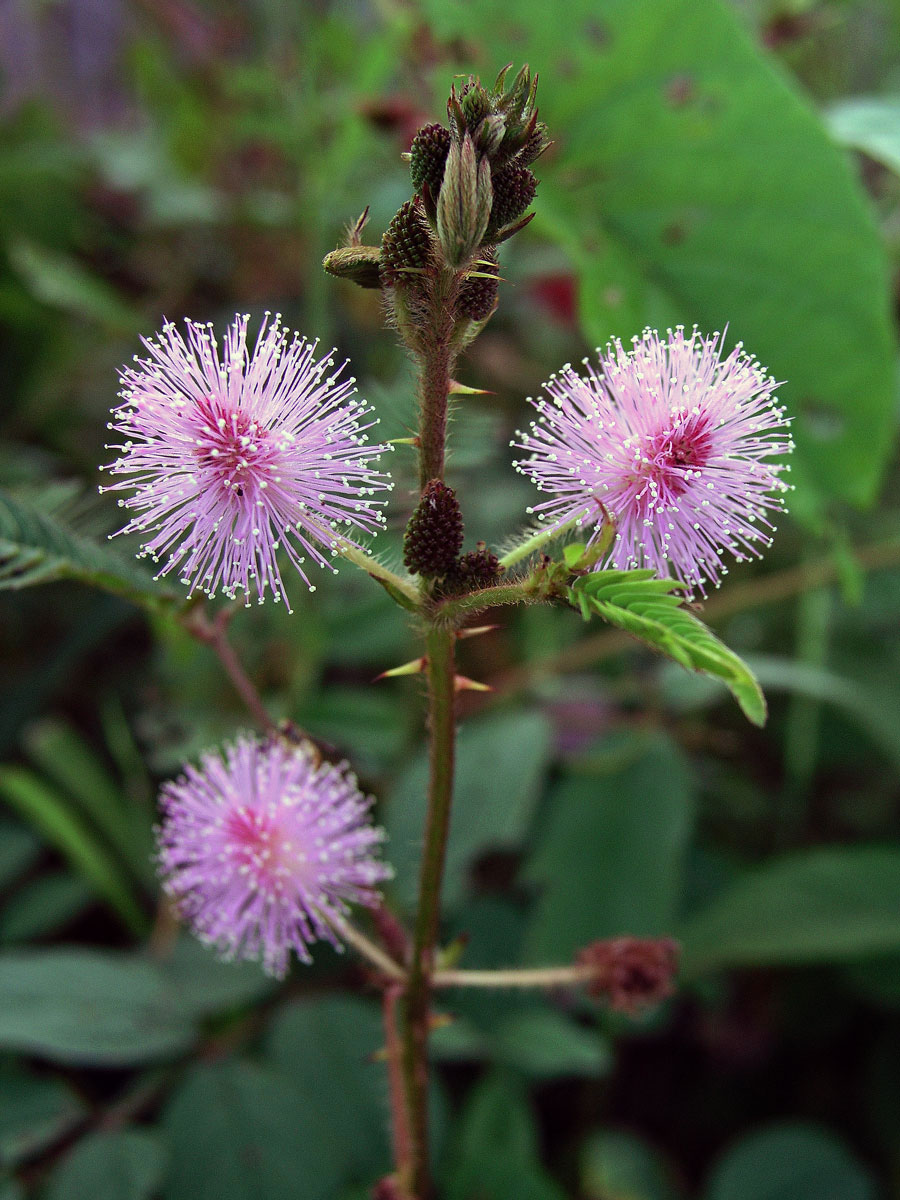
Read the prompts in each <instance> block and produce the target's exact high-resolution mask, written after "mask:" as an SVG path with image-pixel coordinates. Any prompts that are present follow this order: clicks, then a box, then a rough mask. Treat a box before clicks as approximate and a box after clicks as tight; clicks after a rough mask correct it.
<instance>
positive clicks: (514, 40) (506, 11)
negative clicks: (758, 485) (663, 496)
mask: <svg viewBox="0 0 900 1200" xmlns="http://www.w3.org/2000/svg"><path fill="white" fill-rule="evenodd" d="M428 9H429V12H430V14H431V16H432V19H433V21H434V23H435V25H436V27H437V28H438V29H439V30H440V31H441V32H443V33H444V34H445V36H452V35H459V34H462V35H464V36H468V37H472V36H475V35H482V36H484V37H485V38H486V39H487V40H486V44H487V45H489V46H490V47H491V51H492V56H491V59H490V61H489V62H479V63H475V64H473V63H469V64H467V65H469V66H474V67H476V68H482V69H483V70H484V73H485V74H486V75H487V74H489V73H490V72H491V71H492V69H493V68H494V58H495V57H496V55H495V54H494V52H493V48H494V47H495V46H497V45H498V44H499V45H502V46H503V52H502V57H504V58H515V59H516V60H519V59H525V60H530V61H531V63H532V64H533V65H535V66H538V65H539V69H540V74H541V110H542V115H543V116H544V117H545V118H546V119H547V120H548V121H549V122H550V125H551V129H552V135H553V137H554V138H555V139H556V141H557V147H556V150H555V152H554V154H553V157H552V159H550V160H548V161H546V162H545V161H543V160H542V162H541V163H540V164H539V170H538V174H539V176H540V177H541V179H542V181H543V182H542V186H541V199H540V206H539V209H538V214H539V216H538V219H539V220H541V221H543V222H544V226H545V228H546V229H548V230H549V231H551V232H552V233H553V234H554V235H556V236H557V237H559V238H560V239H561V240H562V241H563V242H564V243H565V244H567V245H568V247H569V250H570V254H571V258H572V262H573V266H574V268H575V270H576V272H577V273H578V276H579V278H580V280H581V315H582V321H583V325H584V328H585V331H586V333H587V335H588V336H589V337H590V339H591V340H592V341H593V342H595V343H597V342H599V343H603V342H604V341H605V340H606V339H607V338H609V337H610V336H612V335H619V336H621V337H623V338H624V339H626V340H627V339H628V338H630V337H631V336H632V335H633V334H636V333H639V332H640V329H641V327H642V325H643V324H644V323H646V322H650V323H652V324H662V325H665V324H667V323H674V321H676V320H680V321H683V322H684V323H685V324H688V325H691V324H693V322H695V321H696V322H697V323H698V324H699V325H700V326H701V327H702V328H703V329H704V330H707V331H712V330H713V329H721V328H722V327H723V326H724V325H726V324H728V325H729V329H730V334H731V335H732V336H733V337H734V338H740V339H742V340H743V341H744V342H746V344H747V346H748V348H749V349H751V350H752V352H753V353H754V354H755V355H757V356H758V357H759V358H760V359H761V360H762V362H763V363H765V364H766V365H767V366H768V367H769V369H770V370H771V371H772V372H773V374H774V375H775V377H776V378H777V379H784V380H787V381H788V382H787V384H786V385H785V387H784V388H783V389H782V392H781V394H782V396H783V398H784V399H785V400H786V401H787V403H788V405H789V407H790V409H791V411H792V412H793V413H795V414H799V416H800V418H801V419H800V420H799V421H798V422H797V424H796V425H795V432H796V435H797V452H796V455H795V460H796V465H797V468H798V469H799V472H800V476H801V478H802V479H803V480H804V481H807V482H814V483H815V485H816V486H817V487H819V488H821V489H822V490H823V491H824V492H827V493H829V494H832V495H836V496H841V497H844V498H847V499H850V500H854V501H860V502H869V501H871V500H872V499H873V497H874V495H875V490H876V488H877V486H878V482H879V479H880V478H881V473H882V469H883V467H884V464H885V461H886V458H887V455H888V453H889V451H890V446H891V440H892V436H893V430H894V395H895V382H894V337H893V334H892V332H891V324H890V311H889V289H888V274H887V263H886V259H885V254H884V250H883V247H882V244H881V242H880V239H879V237H878V233H877V230H876V227H875V223H874V221H873V219H872V214H871V212H870V210H869V208H868V206H867V204H866V202H865V200H864V197H863V194H862V191H861V189H860V187H859V185H858V183H857V181H856V179H855V178H854V174H853V170H852V168H851V166H850V164H849V162H848V161H847V160H846V159H845V157H844V156H843V155H842V153H841V151H840V150H839V149H838V148H837V147H835V146H834V145H833V144H832V143H831V141H830V139H829V137H828V135H827V133H826V130H825V128H824V126H823V125H822V123H821V121H820V120H819V118H818V117H817V116H816V114H815V113H814V112H813V110H812V107H811V105H810V104H809V103H808V101H806V100H804V99H803V98H802V96H801V95H800V93H799V91H798V89H797V88H795V87H793V86H792V85H791V84H790V83H789V82H788V80H787V78H786V77H785V76H784V74H783V73H782V72H781V71H780V70H779V69H778V68H777V67H775V66H774V64H773V63H772V61H771V60H769V59H767V57H766V55H765V54H764V53H763V52H762V51H761V50H759V49H758V48H757V47H756V46H754V45H753V44H752V42H751V40H750V38H749V36H748V34H747V33H746V31H745V30H744V29H743V28H742V27H741V24H740V21H739V20H738V18H737V17H736V16H735V15H734V13H733V12H732V11H731V10H730V8H729V6H728V5H726V4H724V3H722V2H720V0H671V2H670V3H666V4H659V3H657V2H656V0H602V2H601V3H597V2H596V0H574V3H572V4H569V5H567V6H566V10H565V19H564V20H562V19H560V14H559V12H558V11H557V10H556V9H555V8H554V7H553V5H548V4H536V3H535V4H527V5H524V6H523V5H516V6H515V7H510V6H509V5H508V4H506V3H503V2H502V0H489V2H486V3H480V4H478V5H474V6H473V5H470V4H468V3H465V2H463V0H454V2H450V3H447V2H445V0H440V2H438V0H432V2H431V3H430V4H429V5H428ZM805 499H806V498H805Z"/></svg>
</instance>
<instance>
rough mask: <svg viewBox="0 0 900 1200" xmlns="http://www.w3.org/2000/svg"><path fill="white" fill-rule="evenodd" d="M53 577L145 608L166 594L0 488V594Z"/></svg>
mask: <svg viewBox="0 0 900 1200" xmlns="http://www.w3.org/2000/svg"><path fill="white" fill-rule="evenodd" d="M57 579H77V580H78V581H79V582H81V583H87V584H90V585H91V586H92V587H98V588H102V589H103V590H104V591H108V592H113V593H114V594H115V595H117V596H124V597H125V599H127V600H131V601H133V602H134V603H135V604H143V605H148V606H150V607H158V606H159V605H160V603H162V602H163V601H165V600H167V599H171V596H172V593H171V592H170V591H168V590H167V589H166V588H164V587H163V586H162V585H160V584H158V583H157V582H156V581H155V580H154V579H153V577H152V576H151V575H149V574H148V572H147V571H145V570H143V568H142V567H140V566H138V564H137V563H132V562H129V561H128V560H127V559H123V558H121V557H120V556H119V555H118V554H116V553H115V552H114V551H113V550H111V549H109V548H108V547H107V546H102V545H99V544H98V543H96V542H93V541H91V540H90V538H87V537H84V536H82V534H80V533H75V532H74V531H73V530H71V529H69V528H68V527H67V526H66V525H65V524H64V522H62V521H61V520H59V519H58V518H57V517H54V516H50V515H48V514H47V513H45V512H43V511H42V510H41V509H40V508H38V507H37V505H35V504H34V503H32V502H31V501H30V500H26V499H23V498H21V497H16V496H13V495H12V494H11V493H9V492H7V491H5V490H4V489H2V488H0V590H3V589H18V588H24V587H32V586H34V585H35V584H38V583H51V582H53V581H54V580H57Z"/></svg>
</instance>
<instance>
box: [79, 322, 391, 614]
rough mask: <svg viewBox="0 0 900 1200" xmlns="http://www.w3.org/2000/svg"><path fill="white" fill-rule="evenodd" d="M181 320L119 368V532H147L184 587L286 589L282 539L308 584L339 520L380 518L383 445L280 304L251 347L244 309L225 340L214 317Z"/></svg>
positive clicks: (385, 483) (147, 541) (154, 554)
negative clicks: (373, 463)
mask: <svg viewBox="0 0 900 1200" xmlns="http://www.w3.org/2000/svg"><path fill="white" fill-rule="evenodd" d="M185 325H186V331H187V332H186V336H182V334H181V333H180V332H179V330H178V329H177V328H176V327H175V326H174V325H172V324H167V325H165V326H164V328H163V330H162V333H161V334H160V335H159V336H158V338H157V339H153V338H145V339H143V340H144V345H145V346H146V348H147V350H148V352H149V356H148V357H147V358H137V357H136V359H135V361H136V366H135V367H128V368H125V369H124V370H123V371H122V373H121V379H122V389H121V391H120V393H119V394H120V396H121V399H122V401H123V403H122V404H121V405H120V406H119V407H118V408H117V409H116V410H115V411H114V413H113V418H114V419H113V421H112V423H111V424H110V428H111V429H113V430H115V431H116V432H118V433H119V434H121V435H122V437H123V438H124V439H125V440H124V442H123V443H121V444H119V445H116V446H113V447H110V448H111V449H115V450H117V451H118V452H119V457H118V458H116V459H115V461H114V462H112V463H111V464H109V467H108V470H109V471H111V472H112V473H113V474H115V475H122V476H125V477H127V478H125V479H123V481H122V482H118V483H115V484H113V485H111V487H110V488H109V489H106V490H114V491H133V493H134V494H133V495H131V496H129V497H128V499H125V500H120V501H119V504H120V505H121V506H123V507H125V508H128V509H131V510H132V512H133V513H134V514H135V515H134V516H133V517H132V519H131V520H130V521H129V523H128V524H127V525H126V526H125V527H124V529H122V530H120V531H119V532H121V533H139V534H141V535H142V537H143V539H144V541H143V553H144V554H146V555H149V556H150V557H151V558H152V560H153V561H154V562H158V563H161V564H162V566H161V569H160V571H159V575H160V576H163V575H167V574H168V573H169V572H170V571H173V570H175V569H177V570H178V572H179V574H180V576H181V578H182V582H183V583H184V584H185V585H186V586H188V587H189V588H190V590H191V592H193V591H194V590H195V589H197V588H199V589H201V590H202V591H204V592H206V593H207V594H209V595H210V596H212V595H215V593H216V592H217V590H219V589H221V590H222V591H223V592H224V593H225V594H226V595H227V596H230V597H234V595H235V593H236V592H237V591H238V590H241V591H242V592H243V593H244V596H245V598H246V600H247V603H249V597H250V594H251V593H252V592H254V591H255V593H256V595H257V596H258V598H259V600H260V601H261V600H262V599H263V598H264V596H265V594H266V592H267V591H271V593H272V594H273V595H274V597H275V599H276V600H278V599H283V600H285V602H287V595H286V593H285V588H284V584H283V582H282V578H281V573H280V570H279V567H278V562H277V551H278V549H279V547H282V548H283V550H284V554H285V556H286V557H287V559H288V560H289V561H290V563H291V564H292V566H293V567H295V568H296V570H297V571H298V572H299V573H300V575H301V577H302V578H303V580H304V582H305V583H306V584H307V586H310V587H312V585H310V583H309V579H308V578H307V575H306V572H305V571H304V567H303V564H304V562H305V561H306V557H307V556H308V557H309V558H310V559H311V560H312V561H313V562H316V563H318V564H319V565H320V566H326V565H330V563H329V559H330V558H331V557H332V555H333V553H334V551H335V549H336V547H337V545H338V537H339V534H338V532H337V531H338V529H339V527H341V526H345V527H346V526H356V527H357V528H359V529H362V530H364V531H367V532H374V531H375V530H377V528H378V527H379V526H380V525H381V524H383V514H382V512H381V507H382V505H383V503H384V502H383V501H379V500H375V499H373V497H374V496H375V494H376V493H377V492H378V491H381V490H383V489H385V488H387V487H389V486H390V483H389V477H388V476H387V475H385V474H382V473H380V472H378V471H375V470H373V469H372V468H371V467H370V466H369V462H370V460H371V459H373V458H374V457H376V456H377V455H378V454H380V453H381V452H382V451H383V450H385V449H387V448H388V447H386V446H383V445H376V446H371V445H368V444H367V442H366V440H365V436H364V435H365V430H366V429H368V428H370V427H371V425H373V424H374V423H375V422H374V421H373V420H370V421H369V422H368V423H366V418H367V417H369V415H370V412H371V410H370V409H368V408H367V407H366V406H365V404H364V403H363V402H362V401H361V400H358V399H354V398H353V397H354V393H355V388H354V386H353V384H354V380H353V379H352V378H346V379H340V378H339V377H340V375H341V372H342V370H343V367H338V368H337V369H335V366H334V360H333V358H331V357H330V356H328V355H326V356H325V357H323V358H320V359H318V360H317V359H316V349H317V343H316V342H308V341H307V340H306V339H305V338H301V337H299V336H298V335H296V334H293V335H292V334H289V333H288V332H287V331H286V330H285V329H284V328H283V327H282V326H281V323H280V319H279V318H278V317H277V316H276V317H275V318H274V320H271V321H270V320H269V318H268V316H267V317H266V318H265V319H264V320H263V323H262V326H261V328H260V331H259V334H258V336H257V339H256V343H255V345H254V346H253V347H252V349H251V348H250V346H248V342H247V317H246V316H238V317H235V319H234V321H233V322H232V324H231V326H230V327H229V329H228V332H227V334H226V336H225V339H224V343H223V346H222V348H221V349H220V347H219V345H218V342H217V340H216V337H215V335H214V333H213V331H212V327H211V326H210V325H203V324H197V323H195V322H193V321H186V322H185ZM345 365H346V364H345ZM102 490H103V489H102Z"/></svg>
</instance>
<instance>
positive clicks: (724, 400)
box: [513, 326, 793, 595]
mask: <svg viewBox="0 0 900 1200" xmlns="http://www.w3.org/2000/svg"><path fill="white" fill-rule="evenodd" d="M633 342H634V345H633V349H631V350H630V351H628V352H626V351H625V350H624V349H623V347H622V345H621V343H620V342H618V341H616V342H614V343H613V344H612V346H611V348H608V350H607V353H606V354H602V353H600V352H599V351H598V354H599V359H600V361H599V369H598V370H595V369H594V367H593V366H591V365H590V364H589V363H588V360H587V359H585V366H586V368H587V372H586V377H584V378H582V377H581V376H580V375H578V374H576V373H575V371H573V369H572V368H571V367H570V366H566V367H564V368H563V370H562V372H561V373H560V374H559V375H557V376H553V377H552V378H551V380H550V382H549V383H548V384H547V385H546V387H547V392H548V393H549V396H550V399H549V400H546V399H544V398H542V397H541V398H539V399H537V400H535V401H532V403H533V404H534V405H535V407H536V408H537V410H538V413H539V416H538V419H537V421H535V422H534V423H533V424H532V426H531V432H530V433H519V434H517V437H518V438H519V439H520V440H519V441H517V442H514V443H513V445H515V446H517V447H518V448H519V449H522V450H526V451H528V452H529V457H528V458H524V459H522V460H520V461H519V462H517V463H516V464H515V466H516V469H517V470H518V471H520V472H521V473H522V474H523V475H527V476H528V478H530V479H531V480H532V481H533V482H534V483H535V484H536V485H537V487H538V488H539V490H540V491H542V492H546V493H547V499H546V500H543V501H542V502H541V503H540V504H537V505H535V506H534V508H532V509H529V512H534V513H537V514H538V516H539V519H540V520H543V521H549V522H552V523H553V524H554V525H555V526H559V525H563V524H565V523H566V522H568V521H570V520H573V519H579V518H580V519H581V521H582V523H585V524H588V525H593V526H594V531H593V534H592V538H595V537H597V536H599V534H600V531H601V529H602V528H603V525H604V524H605V522H606V520H607V514H608V516H609V518H610V519H611V520H612V521H613V522H614V526H615V534H614V537H613V541H612V544H611V547H610V551H609V554H608V555H607V557H606V561H605V563H603V564H599V566H603V565H606V566H610V567H614V568H617V569H620V570H622V569H630V568H634V567H652V568H653V569H654V570H656V571H657V572H658V573H659V574H660V575H673V576H674V577H675V578H677V579H680V580H681V581H682V582H683V583H685V584H686V585H687V587H688V588H689V589H693V588H697V589H698V590H699V591H700V592H701V593H703V594H704V595H705V590H706V589H705V584H706V583H707V582H708V583H712V584H713V585H715V586H716V587H717V586H718V585H719V582H720V580H721V577H722V576H723V575H725V574H726V573H727V571H728V567H727V566H726V564H725V561H724V558H723V556H724V555H725V554H726V553H728V554H730V555H732V556H733V557H734V558H735V559H737V560H738V561H742V560H743V559H745V558H747V557H748V556H751V555H752V556H756V557H758V556H759V555H760V553H761V550H762V548H764V547H766V546H768V545H769V544H770V542H771V536H770V535H771V533H772V532H773V531H774V528H775V526H774V525H772V523H771V520H770V518H771V516H772V515H773V514H774V513H775V512H777V511H779V510H781V509H782V507H783V498H782V493H784V492H785V491H786V490H787V484H786V483H785V482H784V481H783V480H782V478H781V474H782V472H784V471H786V470H788V468H787V467H786V466H784V465H783V464H781V463H777V462H771V461H770V460H771V459H772V458H773V457H777V456H781V455H784V454H786V453H788V452H789V451H790V450H792V449H793V443H792V441H791V439H790V434H789V421H788V419H787V418H786V417H785V415H784V410H783V409H782V408H780V407H779V406H778V404H777V402H776V400H775V397H774V395H773V393H774V390H775V387H776V386H777V385H776V384H775V382H774V380H773V379H771V378H770V377H768V376H767V375H766V373H765V371H764V370H763V368H761V367H760V365H759V363H757V362H756V361H755V360H753V359H751V358H749V357H748V356H747V355H746V354H745V353H744V351H743V349H742V348H741V346H740V344H738V345H737V346H736V347H735V348H734V350H732V351H731V353H730V354H729V355H727V357H723V355H722V338H721V336H720V335H719V334H715V335H713V337H710V338H706V337H703V336H702V335H700V334H699V333H698V332H697V330H696V329H695V330H694V331H693V333H692V334H691V335H690V336H689V337H685V334H684V329H683V328H682V327H680V326H679V327H678V329H676V330H675V331H674V332H672V331H671V330H670V331H669V335H668V337H667V338H666V340H661V339H660V337H659V336H658V334H657V333H656V332H655V331H653V330H646V331H645V332H644V334H643V336H642V337H640V338H634V339H633Z"/></svg>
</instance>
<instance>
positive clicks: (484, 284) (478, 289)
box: [457, 256, 500, 321]
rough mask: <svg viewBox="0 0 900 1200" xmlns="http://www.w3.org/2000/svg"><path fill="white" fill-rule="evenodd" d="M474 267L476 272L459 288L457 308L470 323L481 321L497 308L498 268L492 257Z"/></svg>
mask: <svg viewBox="0 0 900 1200" xmlns="http://www.w3.org/2000/svg"><path fill="white" fill-rule="evenodd" d="M476 266H477V268H478V270H477V272H474V273H473V274H472V275H470V276H469V278H468V279H467V280H466V282H465V283H464V284H463V285H462V287H461V288H460V291H459V300H458V301H457V306H458V308H459V311H460V312H461V313H462V314H463V315H464V316H466V317H468V318H469V319H470V320H471V321H483V320H484V319H485V318H486V317H489V316H490V315H491V313H492V312H493V311H494V309H495V308H496V306H497V292H498V290H499V281H498V276H499V274H500V267H499V265H498V263H497V260H496V259H495V258H494V257H493V256H491V258H489V259H483V260H481V261H479V262H478V263H477V264H476ZM485 276H489V278H485Z"/></svg>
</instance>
